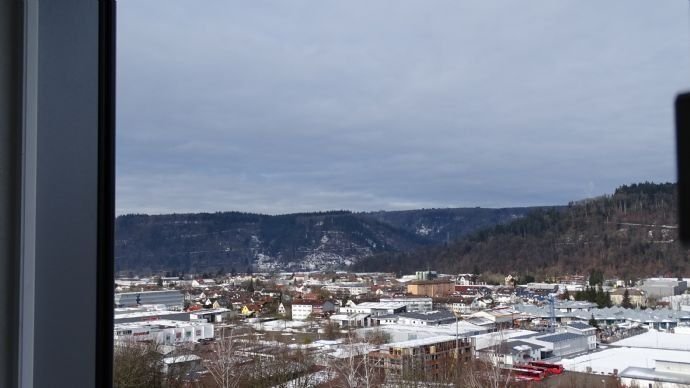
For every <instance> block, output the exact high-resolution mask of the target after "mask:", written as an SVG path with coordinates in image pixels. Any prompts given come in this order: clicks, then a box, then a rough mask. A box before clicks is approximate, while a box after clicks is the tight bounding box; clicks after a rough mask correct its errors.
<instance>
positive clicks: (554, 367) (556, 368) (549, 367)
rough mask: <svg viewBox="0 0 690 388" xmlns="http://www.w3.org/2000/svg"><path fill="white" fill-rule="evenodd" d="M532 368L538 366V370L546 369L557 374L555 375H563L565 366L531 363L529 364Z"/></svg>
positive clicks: (538, 362)
mask: <svg viewBox="0 0 690 388" xmlns="http://www.w3.org/2000/svg"><path fill="white" fill-rule="evenodd" d="M529 364H530V365H532V366H536V367H538V368H546V369H547V370H548V371H549V372H551V373H553V374H555V375H560V374H561V373H563V370H564V369H563V365H561V364H553V363H550V362H544V361H531V362H530V363H529Z"/></svg>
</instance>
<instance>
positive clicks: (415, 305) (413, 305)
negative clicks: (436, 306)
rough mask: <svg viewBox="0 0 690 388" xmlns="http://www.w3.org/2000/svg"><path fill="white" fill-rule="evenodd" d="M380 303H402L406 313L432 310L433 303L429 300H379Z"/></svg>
mask: <svg viewBox="0 0 690 388" xmlns="http://www.w3.org/2000/svg"><path fill="white" fill-rule="evenodd" d="M379 301H380V302H381V303H403V304H404V305H405V306H407V312H408V313H418V312H424V311H431V310H433V302H432V299H431V298H426V297H421V298H407V297H401V298H381V299H380V300H379Z"/></svg>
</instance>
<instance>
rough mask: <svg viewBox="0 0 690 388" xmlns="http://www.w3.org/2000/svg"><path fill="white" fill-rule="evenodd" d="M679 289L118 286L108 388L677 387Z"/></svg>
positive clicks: (684, 329) (196, 280)
mask: <svg viewBox="0 0 690 388" xmlns="http://www.w3.org/2000/svg"><path fill="white" fill-rule="evenodd" d="M165 275H170V276H165ZM172 275H175V276H172ZM688 281H689V279H686V278H647V279H640V280H637V281H631V280H622V279H606V278H604V276H603V275H602V274H601V273H600V272H597V271H593V272H592V273H590V274H587V275H563V276H561V277H557V278H553V279H548V281H543V282H535V281H534V278H533V277H531V276H524V277H520V276H517V275H515V274H507V275H506V276H505V277H503V278H501V279H497V278H496V277H495V276H494V277H491V278H488V277H486V278H485V276H482V275H479V274H441V273H437V272H435V271H430V270H426V271H418V272H416V273H415V274H409V275H403V276H396V274H392V273H351V272H344V271H342V272H340V271H335V272H319V271H313V272H298V273H295V272H290V273H280V272H274V273H249V274H237V273H231V274H225V273H216V274H201V276H191V275H179V274H170V273H168V274H164V275H161V276H158V275H156V276H150V277H133V276H132V277H119V278H117V279H116V280H115V284H116V294H115V327H114V338H115V355H114V358H115V370H114V375H115V383H116V385H118V386H119V385H122V386H126V385H129V384H133V382H134V381H136V383H138V384H142V382H143V383H144V385H145V384H146V381H148V380H146V379H158V380H157V381H165V382H166V383H167V384H168V385H169V386H220V387H243V386H252V387H262V386H265V387H370V386H390V387H398V386H434V387H436V386H462V387H484V386H527V385H530V386H541V385H543V386H550V387H557V386H563V387H566V386H594V385H596V386H604V387H646V386H650V387H651V386H654V387H676V386H679V385H684V384H690V358H689V357H688V354H690V353H688V352H689V351H690V294H688V293H687V291H688V287H687V284H688ZM142 359H145V360H146V362H143V363H142V362H141V361H142ZM142 365H146V366H147V367H142Z"/></svg>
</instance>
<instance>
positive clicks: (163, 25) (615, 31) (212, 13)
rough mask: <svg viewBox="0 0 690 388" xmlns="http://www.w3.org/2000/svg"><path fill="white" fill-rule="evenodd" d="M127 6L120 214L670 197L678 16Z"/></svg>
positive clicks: (447, 8) (640, 10)
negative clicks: (629, 186) (644, 194)
mask: <svg viewBox="0 0 690 388" xmlns="http://www.w3.org/2000/svg"><path fill="white" fill-rule="evenodd" d="M118 7H119V15H118V181H117V210H118V213H128V212H154V213H160V212H173V211H177V212H182V211H216V210H243V211H260V212H266V213H284V212H292V211H309V210H325V209H353V210H374V209H404V208H417V207H445V206H491V207H497V206H521V205H540V204H561V203H566V202H568V201H569V200H574V199H579V198H582V197H586V196H591V195H598V194H601V193H606V192H610V191H612V190H613V188H615V187H616V186H618V185H620V184H624V183H630V182H635V181H640V180H663V181H665V180H674V178H675V170H674V161H675V159H674V155H673V150H674V143H673V112H672V101H673V97H674V95H675V94H676V93H677V92H678V91H679V90H682V89H683V88H687V86H688V84H689V83H688V79H687V70H688V68H689V67H690V58H689V56H688V50H687V47H688V17H687V11H688V10H687V3H686V2H683V1H665V2H656V1H651V0H649V1H630V0H617V1H608V2H599V1H593V0H592V1H581V0H580V1H559V2H553V1H548V0H541V1H531V2H524V1H481V2H479V1H477V2H472V1H468V2H458V1H434V2H420V1H399V0H396V1H373V2H372V1H347V2H345V1H343V2H320V1H315V0H311V1H290V2H278V1H273V2H268V1H266V2H225V1H218V0H214V1H204V2H203V3H194V2H187V1H182V0H174V1H165V2H163V1H159V0H144V1H134V0H122V1H120V2H119V3H118Z"/></svg>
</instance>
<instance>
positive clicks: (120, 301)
mask: <svg viewBox="0 0 690 388" xmlns="http://www.w3.org/2000/svg"><path fill="white" fill-rule="evenodd" d="M144 304H160V305H165V307H166V308H168V309H174V310H182V309H183V308H184V295H183V294H182V292H180V291H178V290H167V291H141V292H117V293H115V307H136V306H141V305H144Z"/></svg>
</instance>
